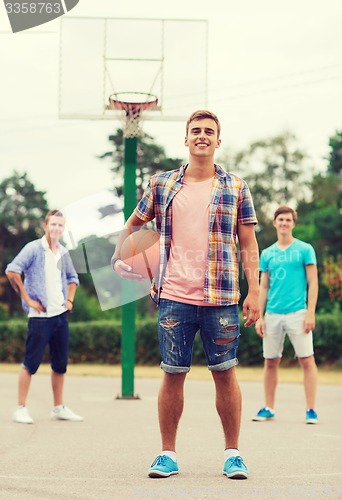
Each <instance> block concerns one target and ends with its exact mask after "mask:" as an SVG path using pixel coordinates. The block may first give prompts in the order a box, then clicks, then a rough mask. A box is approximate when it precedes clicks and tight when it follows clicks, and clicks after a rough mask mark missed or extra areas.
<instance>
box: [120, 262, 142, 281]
mask: <svg viewBox="0 0 342 500" xmlns="http://www.w3.org/2000/svg"><path fill="white" fill-rule="evenodd" d="M113 260H114V263H112V267H113V269H114V271H115V272H116V273H117V274H118V275H119V276H120V278H124V279H127V280H134V281H144V279H145V278H144V277H143V276H142V275H141V274H137V273H133V272H132V268H131V266H129V265H128V264H126V263H125V262H124V261H123V260H121V259H120V258H118V259H115V258H114V259H112V262H113Z"/></svg>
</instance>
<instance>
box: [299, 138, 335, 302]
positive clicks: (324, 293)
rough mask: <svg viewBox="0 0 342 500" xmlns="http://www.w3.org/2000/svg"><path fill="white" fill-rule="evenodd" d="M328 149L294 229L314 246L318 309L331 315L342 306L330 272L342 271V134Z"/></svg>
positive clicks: (331, 140) (300, 203)
mask: <svg viewBox="0 0 342 500" xmlns="http://www.w3.org/2000/svg"><path fill="white" fill-rule="evenodd" d="M329 146H330V151H329V156H328V158H327V168H326V171H325V172H324V173H319V174H317V175H315V176H314V177H313V178H312V180H311V182H310V184H309V187H310V192H311V197H310V200H309V201H307V200H302V201H301V202H299V204H298V207H297V211H298V219H299V223H298V225H297V226H296V228H295V235H296V236H297V237H298V238H300V239H303V240H305V241H309V242H310V243H312V244H313V246H314V247H315V250H316V252H317V256H318V270H319V276H320V289H319V308H322V309H325V310H328V311H330V310H332V309H333V308H334V307H335V306H337V305H339V307H341V305H342V304H341V300H340V299H339V298H338V294H335V293H331V282H332V273H331V269H335V267H336V266H337V267H336V269H338V268H339V267H338V266H339V265H340V264H339V263H340V254H341V253H342V249H341V241H342V218H341V208H342V207H341V192H342V190H341V167H342V132H336V133H335V135H334V136H332V137H331V138H330V139H329ZM334 266H335V267H334ZM339 277H340V275H339V274H338V273H337V272H336V275H335V278H336V279H337V280H338V279H340V278H339Z"/></svg>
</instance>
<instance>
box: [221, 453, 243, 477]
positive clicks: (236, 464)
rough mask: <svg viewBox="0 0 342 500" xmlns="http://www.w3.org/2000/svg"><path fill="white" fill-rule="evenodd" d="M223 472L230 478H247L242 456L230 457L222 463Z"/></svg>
mask: <svg viewBox="0 0 342 500" xmlns="http://www.w3.org/2000/svg"><path fill="white" fill-rule="evenodd" d="M223 474H225V475H226V476H227V477H229V478H230V479H247V478H248V469H247V467H246V465H245V463H244V461H243V460H242V457H240V456H237V457H230V458H228V459H227V460H226V461H225V463H224V466H223Z"/></svg>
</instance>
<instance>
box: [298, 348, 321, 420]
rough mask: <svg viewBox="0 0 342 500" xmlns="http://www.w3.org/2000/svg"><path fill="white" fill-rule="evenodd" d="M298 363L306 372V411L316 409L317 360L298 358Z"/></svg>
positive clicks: (310, 357)
mask: <svg viewBox="0 0 342 500" xmlns="http://www.w3.org/2000/svg"><path fill="white" fill-rule="evenodd" d="M298 361H299V363H300V365H301V367H302V368H303V371H304V390H305V398H306V409H307V410H308V409H310V408H312V409H314V408H315V402H316V392H317V366H316V362H315V358H314V357H313V356H309V357H307V358H298Z"/></svg>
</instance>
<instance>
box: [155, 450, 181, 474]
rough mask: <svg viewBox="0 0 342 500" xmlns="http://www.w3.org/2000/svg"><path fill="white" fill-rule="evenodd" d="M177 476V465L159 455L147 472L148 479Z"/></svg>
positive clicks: (165, 456) (168, 458)
mask: <svg viewBox="0 0 342 500" xmlns="http://www.w3.org/2000/svg"><path fill="white" fill-rule="evenodd" d="M172 474H178V464H177V462H174V461H173V460H172V458H170V457H168V456H167V455H159V456H158V457H157V458H156V459H155V460H154V462H153V463H152V465H151V467H150V468H149V470H148V475H149V476H150V477H169V476H171V475H172Z"/></svg>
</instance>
